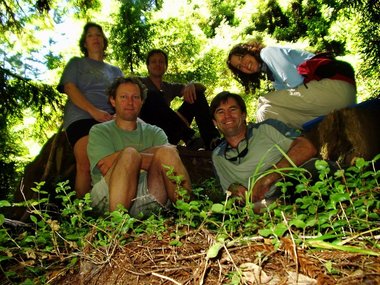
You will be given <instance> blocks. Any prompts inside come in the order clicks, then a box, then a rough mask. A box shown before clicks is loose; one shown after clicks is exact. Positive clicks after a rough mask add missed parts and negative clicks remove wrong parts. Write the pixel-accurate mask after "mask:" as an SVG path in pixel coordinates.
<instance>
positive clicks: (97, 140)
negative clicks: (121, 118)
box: [87, 120, 168, 184]
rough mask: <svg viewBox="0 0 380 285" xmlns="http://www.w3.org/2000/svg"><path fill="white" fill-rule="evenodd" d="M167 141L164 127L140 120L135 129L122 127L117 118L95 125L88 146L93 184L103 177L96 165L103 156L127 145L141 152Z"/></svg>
mask: <svg viewBox="0 0 380 285" xmlns="http://www.w3.org/2000/svg"><path fill="white" fill-rule="evenodd" d="M167 143H168V138H167V136H166V134H165V133H164V131H163V130H162V129H160V128H159V127H157V126H153V125H150V124H147V123H145V122H142V121H140V120H138V121H137V128H136V130H133V131H124V130H122V129H120V128H119V127H118V126H117V125H116V122H115V120H112V121H108V122H104V123H100V124H96V125H94V126H93V127H92V128H91V130H90V134H89V139H88V146H87V153H88V158H89V160H90V169H91V176H92V181H93V184H96V183H97V182H98V181H100V179H101V175H102V174H101V172H100V170H99V169H98V167H97V166H96V165H97V164H98V162H99V160H101V159H102V158H104V157H106V156H108V155H111V154H113V153H115V152H117V151H120V150H122V149H124V148H126V147H133V148H135V149H136V150H137V151H139V152H141V151H143V150H145V149H147V148H151V147H154V146H160V145H164V144H167Z"/></svg>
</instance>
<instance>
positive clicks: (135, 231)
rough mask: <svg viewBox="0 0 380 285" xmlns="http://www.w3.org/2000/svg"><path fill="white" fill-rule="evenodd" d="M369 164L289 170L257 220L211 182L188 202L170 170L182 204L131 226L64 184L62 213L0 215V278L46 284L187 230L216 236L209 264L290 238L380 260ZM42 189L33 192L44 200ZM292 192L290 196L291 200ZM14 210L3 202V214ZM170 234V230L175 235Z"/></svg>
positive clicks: (33, 206)
mask: <svg viewBox="0 0 380 285" xmlns="http://www.w3.org/2000/svg"><path fill="white" fill-rule="evenodd" d="M379 161H380V155H378V156H377V157H375V159H374V160H372V161H365V160H363V159H360V158H359V159H357V160H356V162H355V164H354V165H353V166H351V167H349V168H347V169H338V170H337V171H332V170H331V169H330V166H329V164H327V163H326V162H325V161H322V160H320V161H317V162H316V168H317V169H318V175H319V177H318V179H316V180H313V181H312V180H311V179H310V178H309V177H308V175H307V173H305V171H303V169H297V168H296V169H294V171H292V172H291V173H287V174H286V176H287V177H288V178H290V179H286V182H284V181H282V182H277V186H278V187H281V189H282V193H283V195H282V197H281V198H280V199H278V201H277V202H275V203H272V204H270V205H268V206H267V207H266V208H265V209H264V211H263V212H262V213H261V214H256V213H255V211H254V204H252V203H246V205H244V206H238V203H236V201H235V198H233V197H230V196H229V193H226V195H224V194H222V193H221V191H220V190H219V188H218V186H217V184H216V183H215V181H213V180H212V179H210V180H208V181H205V182H204V183H203V184H202V185H198V186H197V187H195V189H193V197H192V199H189V197H186V191H184V189H182V188H181V187H180V184H181V179H180V178H179V177H175V175H173V173H172V172H171V170H170V169H169V170H168V176H169V177H172V179H174V180H175V181H176V183H177V185H178V191H179V194H180V195H182V197H183V199H180V200H178V201H177V202H176V204H175V205H174V209H173V211H171V212H169V213H168V212H163V213H157V215H152V216H151V217H149V218H148V219H136V218H132V217H130V216H129V214H128V211H126V210H125V209H123V208H121V207H120V208H119V209H117V210H116V211H114V212H111V213H106V214H105V216H103V217H95V216H94V215H93V214H92V209H91V206H90V205H91V200H90V195H89V194H87V195H86V196H85V197H84V198H83V199H75V193H74V192H73V191H71V189H70V187H69V186H68V183H67V182H62V183H59V184H58V185H57V187H56V189H55V191H56V198H58V199H59V200H60V204H61V207H60V210H59V211H57V210H54V209H55V208H52V207H51V204H50V203H49V199H48V198H41V199H39V200H29V201H25V202H23V203H22V204H21V205H22V206H25V207H26V208H27V209H28V211H29V213H30V216H29V218H30V222H29V223H24V224H22V225H21V226H14V225H12V223H9V221H7V219H6V217H5V216H4V215H2V214H0V271H1V272H2V273H3V275H4V279H3V280H1V279H0V282H8V283H9V284H12V283H17V284H44V283H46V282H47V281H48V280H47V274H46V273H47V272H49V271H52V270H54V269H55V268H65V270H67V271H68V270H70V269H73V268H75V267H76V266H77V265H78V261H79V260H87V261H89V262H93V263H95V264H104V263H108V262H109V261H110V260H111V258H112V257H113V255H114V253H115V252H116V251H117V249H118V248H120V247H122V246H123V245H124V244H126V243H128V241H130V240H133V237H134V236H136V235H140V234H145V235H154V236H155V237H156V238H158V239H160V237H161V236H162V235H163V233H165V232H166V231H168V230H169V229H170V231H172V232H171V233H170V237H171V238H172V241H171V243H170V245H171V246H181V245H182V244H183V242H184V239H183V238H182V237H183V236H184V235H185V234H186V231H189V230H193V229H202V228H204V229H207V230H208V231H209V232H212V233H213V234H214V235H215V241H214V244H213V245H212V246H211V247H210V248H209V249H205V250H208V252H207V258H213V257H215V256H216V255H217V253H218V251H219V250H220V249H221V248H223V247H224V246H225V245H226V244H233V243H234V242H242V241H244V240H249V237H254V236H262V237H265V238H269V239H270V240H271V241H272V242H273V244H274V245H275V246H278V245H279V243H280V239H281V238H282V237H285V236H291V238H292V240H293V241H294V243H295V244H296V245H298V246H302V247H305V248H326V249H339V250H346V251H350V252H358V253H362V254H369V255H380V254H379V251H378V250H379V249H380V245H379V243H378V239H377V238H376V236H378V235H379V233H380V224H379V221H380V199H379V198H380V185H379V177H380V170H378V169H376V168H375V164H378V163H379ZM41 188H42V184H37V185H36V187H35V188H34V189H33V190H34V191H36V192H38V193H39V194H40V195H41V197H48V193H44V192H43V191H42V190H41ZM290 193H293V195H290ZM21 205H20V204H13V205H11V204H10V203H9V202H8V201H0V207H10V206H21ZM173 229H174V230H173Z"/></svg>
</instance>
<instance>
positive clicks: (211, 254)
mask: <svg viewBox="0 0 380 285" xmlns="http://www.w3.org/2000/svg"><path fill="white" fill-rule="evenodd" d="M223 246H224V242H216V243H214V244H213V245H212V246H211V247H210V248H209V249H208V251H207V255H206V256H207V258H215V257H216V256H217V255H218V253H219V251H220V249H221V248H223Z"/></svg>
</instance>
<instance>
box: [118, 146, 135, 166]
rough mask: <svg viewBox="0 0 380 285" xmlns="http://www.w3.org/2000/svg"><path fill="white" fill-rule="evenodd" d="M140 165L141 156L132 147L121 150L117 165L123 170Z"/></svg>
mask: <svg viewBox="0 0 380 285" xmlns="http://www.w3.org/2000/svg"><path fill="white" fill-rule="evenodd" d="M140 163H141V154H140V153H139V152H138V151H137V150H136V149H134V148H132V147H126V148H125V149H123V150H122V151H121V153H120V155H119V157H118V161H117V164H118V165H122V166H123V167H124V168H131V167H133V166H135V165H136V166H139V167H140Z"/></svg>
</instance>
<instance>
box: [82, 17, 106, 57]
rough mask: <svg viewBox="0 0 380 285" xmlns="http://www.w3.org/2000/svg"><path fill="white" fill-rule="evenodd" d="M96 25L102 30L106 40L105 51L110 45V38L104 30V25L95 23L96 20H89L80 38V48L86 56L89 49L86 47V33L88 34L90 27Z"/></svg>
mask: <svg viewBox="0 0 380 285" xmlns="http://www.w3.org/2000/svg"><path fill="white" fill-rule="evenodd" d="M94 27H95V28H97V29H99V30H100V31H101V33H102V35H103V40H104V48H103V51H105V50H106V49H107V47H108V39H107V37H106V35H105V34H104V32H103V28H102V26H100V25H99V24H97V23H94V22H88V23H87V24H86V25H84V27H83V32H82V35H81V37H80V39H79V48H80V50H81V52H82V53H83V54H84V56H88V50H87V48H86V47H85V43H86V34H87V32H88V30H89V29H90V28H94Z"/></svg>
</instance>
